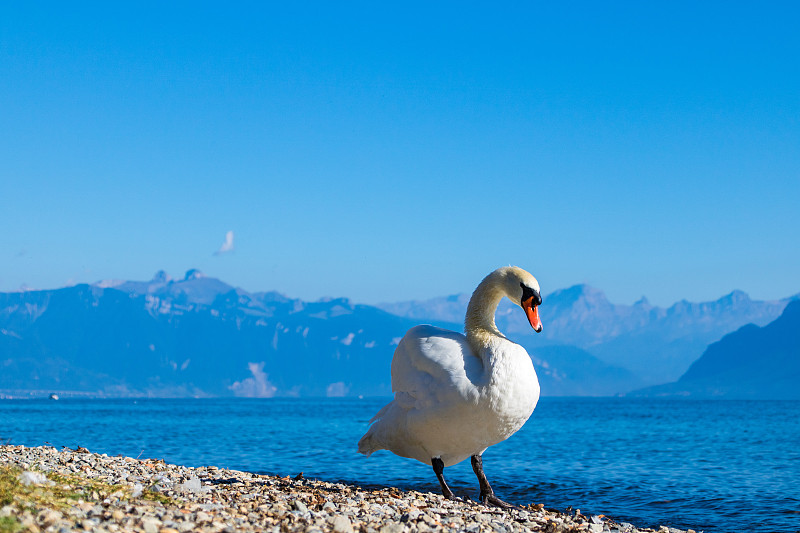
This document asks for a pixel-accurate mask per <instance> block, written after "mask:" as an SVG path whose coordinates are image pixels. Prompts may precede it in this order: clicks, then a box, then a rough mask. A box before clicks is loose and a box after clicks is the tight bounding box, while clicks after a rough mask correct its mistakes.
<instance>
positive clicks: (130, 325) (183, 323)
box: [0, 269, 788, 396]
mask: <svg viewBox="0 0 800 533" xmlns="http://www.w3.org/2000/svg"><path fill="white" fill-rule="evenodd" d="M727 296H730V298H728V300H729V302H728V303H726V304H725V305H722V304H716V307H715V305H714V303H713V302H712V303H701V304H691V303H689V302H684V303H681V302H678V303H676V304H675V305H674V306H672V307H670V308H669V309H673V308H674V310H673V311H669V309H667V310H661V308H655V307H653V306H651V305H650V304H649V303H647V301H646V299H642V300H640V301H639V302H637V303H636V304H634V305H632V306H620V305H617V304H612V303H610V302H609V301H608V300H607V298H606V297H605V294H604V293H603V292H602V291H600V290H599V289H595V288H592V287H590V286H588V285H575V286H572V287H568V288H567V289H562V290H559V291H554V292H553V293H551V294H550V295H547V296H545V302H544V304H543V306H542V317H543V320H544V321H545V334H543V335H535V334H534V333H533V331H532V330H531V328H530V325H529V324H528V323H527V320H526V319H525V317H524V314H522V313H520V312H519V309H518V307H516V306H515V305H514V304H512V303H511V302H508V301H505V300H504V302H503V303H502V304H501V306H500V307H499V308H498V311H497V323H498V325H499V326H500V328H501V330H502V331H504V332H506V333H507V334H509V337H510V338H512V339H513V340H514V341H515V342H519V343H520V344H522V345H523V346H525V347H526V349H528V351H529V353H530V354H531V357H532V358H533V359H534V361H535V362H536V363H537V369H538V370H539V373H540V381H541V383H542V391H543V394H544V395H612V394H621V393H626V392H629V391H632V390H634V389H638V388H641V387H643V386H646V385H648V381H647V380H646V379H644V378H643V377H642V376H641V375H640V374H638V373H637V371H636V366H635V365H633V367H632V366H631V365H629V364H627V363H626V361H625V360H624V358H623V360H622V362H621V363H620V362H619V361H615V360H614V358H613V357H607V356H606V357H604V356H603V354H604V350H606V351H608V350H611V349H612V348H613V347H614V345H615V343H616V346H622V349H627V350H630V345H631V342H630V339H629V337H634V338H636V339H638V340H639V341H640V342H642V343H643V344H644V345H645V347H646V348H647V349H652V346H660V347H661V348H662V349H663V350H664V351H665V353H667V355H669V350H670V349H673V350H674V351H680V353H681V354H682V355H685V354H684V352H683V351H681V350H684V348H685V345H686V344H687V343H685V342H684V343H683V344H681V343H678V344H675V346H672V347H670V346H671V345H670V344H669V342H671V341H670V339H669V338H667V339H666V340H665V338H664V335H663V334H662V332H661V331H659V330H658V328H657V327H655V326H656V325H658V322H657V321H658V320H663V317H672V319H673V320H675V321H679V319H680V320H684V321H687V320H688V322H687V323H688V324H689V326H691V327H695V326H696V325H697V324H695V323H697V322H699V323H700V326H697V327H698V328H700V329H703V328H705V329H707V330H709V331H711V332H712V334H713V331H715V327H716V328H717V329H719V325H718V324H717V325H716V326H715V325H714V324H713V322H714V320H710V322H711V326H709V324H706V323H705V322H704V321H703V320H701V319H704V320H705V321H706V322H709V320H707V319H708V317H707V316H705V318H704V315H703V313H708V312H709V310H711V311H713V310H714V309H716V308H717V307H720V306H722V307H724V308H725V311H726V312H727V313H730V312H731V309H733V308H734V307H735V306H739V307H738V308H739V309H740V310H741V309H745V311H746V312H745V313H744V314H746V315H747V316H750V315H755V316H758V317H760V316H761V315H764V314H765V313H766V314H769V313H774V310H775V309H776V308H777V307H779V304H776V303H775V302H771V303H768V304H769V305H767V306H766V307H765V306H763V305H762V306H761V307H763V309H761V310H760V311H759V310H758V309H756V310H755V311H753V310H750V311H747V309H750V308H749V307H748V306H752V305H754V304H753V301H752V300H750V299H749V298H748V297H746V295H745V294H744V293H741V294H734V293H731V295H727ZM725 298H726V297H722V298H720V299H719V300H718V301H717V302H719V301H723V300H725ZM468 300H469V297H468V295H464V294H462V295H452V296H449V297H442V298H438V299H434V305H427V304H426V303H425V302H430V301H423V302H421V303H420V302H417V303H409V302H400V303H398V304H397V306H395V309H399V310H400V312H401V313H404V314H405V315H407V316H402V314H393V313H390V312H389V311H387V309H386V305H384V306H383V308H381V307H378V306H368V305H362V304H355V303H353V302H352V301H350V300H349V299H347V298H323V299H320V300H318V301H315V302H306V301H302V300H300V299H295V298H290V297H288V296H286V295H284V294H281V293H278V292H275V291H262V292H253V293H251V292H248V291H246V290H244V289H241V288H237V287H233V286H231V285H229V284H227V283H225V282H223V281H221V280H218V279H216V278H211V277H207V276H205V275H203V274H202V272H200V271H198V270H195V269H192V270H190V271H188V272H187V273H186V274H185V275H184V276H183V277H182V278H177V279H173V278H171V277H170V276H169V275H168V274H166V273H165V272H164V271H159V272H157V273H156V274H155V275H154V276H153V278H152V279H150V280H148V281H123V280H104V281H99V282H96V283H93V284H90V285H89V284H83V285H76V286H73V287H65V288H63V289H51V290H47V291H27V292H13V293H0V368H3V370H4V372H2V373H0V391H2V390H5V391H10V390H15V391H18V390H45V389H48V388H49V389H53V390H56V389H57V390H67V389H68V388H72V389H74V390H76V391H78V392H81V391H83V392H86V391H87V390H95V392H97V394H99V395H131V396H136V395H145V396H146V395H178V396H208V395H231V394H233V395H243V396H246V395H257V396H258V395H260V396H269V395H321V396H324V395H388V394H390V393H391V389H390V384H389V375H390V372H389V366H390V362H391V357H392V353H393V350H394V346H395V345H396V343H397V342H398V341H399V339H400V337H402V335H403V334H404V333H405V332H406V330H407V329H408V328H410V327H411V326H413V325H416V324H417V323H419V322H422V321H424V322H429V323H433V324H434V325H438V326H441V327H446V328H448V329H454V330H457V331H461V330H462V321H463V316H464V314H463V313H464V311H463V310H464V309H465V308H466V304H467V303H468ZM787 300H788V299H787ZM723 303H724V302H723ZM755 305H756V306H758V305H759V303H758V302H756V304H755ZM676 306H677V307H676ZM431 309H433V310H434V311H435V312H431ZM734 310H735V309H734ZM765 310H766V311H765ZM670 313H672V315H670ZM430 314H433V315H435V316H427V315H430ZM717 314H719V313H717ZM437 315H438V316H437ZM722 315H724V313H722ZM654 317H655V318H654ZM660 317H661V318H660ZM687 317H688V318H687ZM692 317H694V318H692ZM450 318H452V319H453V320H447V319H450ZM712 318H713V317H712ZM690 319H691V320H690ZM648 321H649V322H648ZM654 321H655V322H654ZM654 324H655V325H654ZM712 326H713V327H712ZM648 327H649V328H650V329H649V330H648ZM695 329H697V328H695ZM704 334H705V335H707V336H708V335H709V334H708V333H707V332H706V333H704ZM721 336H722V335H720V337H721ZM718 338H719V337H717V338H714V339H712V341H713V340H717V339H718ZM598 339H599V340H598ZM608 339H610V340H608ZM690 340H692V339H690ZM693 342H695V344H697V340H696V339H693ZM626 343H627V346H628V347H627V348H626ZM610 347H611V348H610ZM702 348H705V345H703V346H702ZM617 349H619V348H617ZM698 353H702V349H699V351H698ZM642 354H644V355H642ZM635 357H638V358H640V359H643V363H646V364H649V365H651V366H652V363H653V361H656V363H658V359H657V357H656V356H653V355H652V354H650V355H648V354H647V353H646V352H645V351H642V352H641V353H639V354H636V355H635ZM698 357H699V355H698ZM695 358H696V357H695ZM618 359H619V358H618ZM666 359H667V363H669V364H674V360H671V359H670V358H669V357H666ZM693 360H694V359H692V360H690V361H687V362H686V363H685V364H686V367H688V365H689V364H690V363H691V362H692V361H693ZM656 366H657V365H656ZM661 366H662V367H664V366H667V365H666V364H662V365H661ZM683 371H685V368H683V369H682V371H681V372H683ZM666 381H669V379H667V378H665V379H663V380H662V381H661V382H662V383H663V382H666ZM92 387H94V389H92ZM83 392H82V393H83ZM6 394H8V393H6Z"/></svg>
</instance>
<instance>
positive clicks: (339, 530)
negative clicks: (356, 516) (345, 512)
mask: <svg viewBox="0 0 800 533" xmlns="http://www.w3.org/2000/svg"><path fill="white" fill-rule="evenodd" d="M331 527H333V531H335V533H353V524H351V523H350V520H349V519H348V518H347V517H346V516H341V515H340V516H334V517H333V520H332V522H331Z"/></svg>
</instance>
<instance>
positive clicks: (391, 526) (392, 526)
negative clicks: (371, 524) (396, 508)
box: [380, 522, 406, 533]
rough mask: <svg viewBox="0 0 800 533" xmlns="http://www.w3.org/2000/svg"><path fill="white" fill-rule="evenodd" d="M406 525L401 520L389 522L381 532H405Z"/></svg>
mask: <svg viewBox="0 0 800 533" xmlns="http://www.w3.org/2000/svg"><path fill="white" fill-rule="evenodd" d="M405 529H406V528H405V526H404V525H403V524H401V523H400V522H389V523H388V524H385V525H384V526H383V527H381V529H380V533H403V532H404V531H405Z"/></svg>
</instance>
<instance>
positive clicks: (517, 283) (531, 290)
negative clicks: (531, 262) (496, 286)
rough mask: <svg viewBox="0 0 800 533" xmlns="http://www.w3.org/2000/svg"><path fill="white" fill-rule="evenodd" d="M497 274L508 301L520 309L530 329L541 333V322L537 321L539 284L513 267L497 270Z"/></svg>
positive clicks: (539, 300)
mask: <svg viewBox="0 0 800 533" xmlns="http://www.w3.org/2000/svg"><path fill="white" fill-rule="evenodd" d="M498 272H500V273H501V277H502V279H503V288H504V289H505V292H506V296H507V297H508V299H509V300H511V301H512V302H514V303H515V304H517V305H518V306H520V307H522V309H524V310H525V315H526V316H527V317H528V322H530V324H531V327H532V328H533V329H534V330H535V331H536V332H537V333H539V332H541V331H542V321H541V320H540V319H539V309H538V307H539V305H541V303H542V293H541V289H539V282H538V281H536V278H534V277H533V276H532V275H531V274H530V273H529V272H527V271H525V270H522V269H521V268H519V267H515V266H510V267H505V268H502V269H499V270H498Z"/></svg>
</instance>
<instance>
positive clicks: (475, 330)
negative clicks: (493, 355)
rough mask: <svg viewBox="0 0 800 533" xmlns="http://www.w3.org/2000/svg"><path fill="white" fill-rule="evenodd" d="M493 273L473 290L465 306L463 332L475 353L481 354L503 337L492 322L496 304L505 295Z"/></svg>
mask: <svg viewBox="0 0 800 533" xmlns="http://www.w3.org/2000/svg"><path fill="white" fill-rule="evenodd" d="M493 274H494V273H492V274H490V275H488V276H487V277H486V278H485V279H484V280H483V281H482V282H481V283H480V285H478V288H477V289H475V292H473V293H472V298H470V300H469V305H468V306H467V316H466V318H465V319H464V333H465V334H466V336H467V341H468V342H469V344H470V346H471V347H472V349H473V350H474V351H475V353H476V354H479V355H480V354H483V353H484V352H485V351H486V348H488V347H489V345H490V344H491V343H492V342H493V341H495V340H497V339H505V337H504V336H503V334H502V333H500V330H499V329H497V326H496V325H495V323H494V314H495V311H497V305H498V304H499V303H500V300H502V299H503V296H505V295H506V294H505V291H504V290H503V288H502V287H503V285H502V283H501V282H500V280H498V279H495V276H494V275H493Z"/></svg>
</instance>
